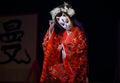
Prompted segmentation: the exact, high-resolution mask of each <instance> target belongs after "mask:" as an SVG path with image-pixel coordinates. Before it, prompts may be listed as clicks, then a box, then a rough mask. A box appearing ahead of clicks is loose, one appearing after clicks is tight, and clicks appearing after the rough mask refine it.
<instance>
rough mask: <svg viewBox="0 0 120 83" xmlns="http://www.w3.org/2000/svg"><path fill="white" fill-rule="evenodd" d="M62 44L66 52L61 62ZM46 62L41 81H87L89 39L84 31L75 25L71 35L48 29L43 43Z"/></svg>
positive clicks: (81, 82) (78, 82)
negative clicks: (50, 33)
mask: <svg viewBox="0 0 120 83" xmlns="http://www.w3.org/2000/svg"><path fill="white" fill-rule="evenodd" d="M60 44H62V46H63V50H64V52H65V55H64V57H63V58H62V60H63V62H62V63H60V51H59V50H58V46H59V45H60ZM42 45H43V50H44V63H43V70H42V75H41V77H40V82H58V83H59V82H60V83H62V82H73V83H87V81H88V80H87V71H88V60H87V41H86V37H85V34H84V32H83V31H82V30H81V29H79V28H78V27H75V28H74V29H73V30H72V31H71V33H70V34H69V35H67V32H66V31H64V33H63V34H56V33H55V32H53V33H52V35H51V37H50V38H49V32H48V31H47V33H46V35H45V37H44V41H43V43H42Z"/></svg>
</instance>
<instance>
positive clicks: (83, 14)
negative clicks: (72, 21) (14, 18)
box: [0, 0, 118, 83]
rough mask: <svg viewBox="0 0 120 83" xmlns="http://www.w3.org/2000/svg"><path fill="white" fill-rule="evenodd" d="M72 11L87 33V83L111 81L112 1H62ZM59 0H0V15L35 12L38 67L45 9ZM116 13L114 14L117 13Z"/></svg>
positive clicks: (113, 53)
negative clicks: (74, 11) (68, 4)
mask: <svg viewBox="0 0 120 83" xmlns="http://www.w3.org/2000/svg"><path fill="white" fill-rule="evenodd" d="M66 1H68V2H69V3H70V4H71V5H72V7H73V8H74V9H75V10H76V18H77V19H78V20H79V21H80V22H82V24H83V26H84V28H85V31H86V33H87V35H88V45H89V49H88V59H89V66H90V69H89V80H90V82H95V83H96V82H109V83H110V82H112V81H113V80H114V76H115V75H114V73H115V65H116V63H117V61H116V60H117V53H116V45H117V44H116V38H117V36H116V35H117V33H116V30H117V28H116V26H117V25H116V22H117V19H116V18H118V17H117V16H115V12H116V11H115V10H114V8H113V2H112V1H109V2H107V1H102V0H66ZM62 3H63V0H39V1H30V0H29V1H28V0H27V1H14V2H12V1H8V2H5V1H4V2H3V1H0V15H1V16H2V15H12V14H31V13H36V14H38V49H37V50H38V57H37V59H38V60H39V64H40V68H42V62H43V58H44V57H43V51H42V46H41V43H42V39H43V37H44V34H45V32H46V30H47V29H48V26H49V23H48V22H49V19H51V16H50V14H49V11H50V10H52V9H53V8H54V7H56V6H58V5H60V4H62ZM117 15H118V14H117Z"/></svg>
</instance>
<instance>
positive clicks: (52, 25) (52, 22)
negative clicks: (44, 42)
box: [49, 20, 55, 30]
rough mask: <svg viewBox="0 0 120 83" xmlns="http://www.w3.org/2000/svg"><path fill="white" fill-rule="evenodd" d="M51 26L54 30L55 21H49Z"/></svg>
mask: <svg viewBox="0 0 120 83" xmlns="http://www.w3.org/2000/svg"><path fill="white" fill-rule="evenodd" d="M49 25H50V27H49V28H50V29H51V30H53V28H54V25H55V23H54V21H53V20H49Z"/></svg>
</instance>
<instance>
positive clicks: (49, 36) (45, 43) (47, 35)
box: [42, 29, 53, 52]
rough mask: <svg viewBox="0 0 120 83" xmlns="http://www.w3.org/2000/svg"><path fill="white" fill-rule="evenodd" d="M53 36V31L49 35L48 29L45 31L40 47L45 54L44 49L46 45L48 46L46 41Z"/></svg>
mask: <svg viewBox="0 0 120 83" xmlns="http://www.w3.org/2000/svg"><path fill="white" fill-rule="evenodd" d="M52 35H53V31H52V33H51V34H50V33H49V29H48V30H47V32H46V34H45V36H44V39H43V43H42V47H43V51H44V52H45V51H46V48H47V45H48V41H49V40H50V38H51V36H52Z"/></svg>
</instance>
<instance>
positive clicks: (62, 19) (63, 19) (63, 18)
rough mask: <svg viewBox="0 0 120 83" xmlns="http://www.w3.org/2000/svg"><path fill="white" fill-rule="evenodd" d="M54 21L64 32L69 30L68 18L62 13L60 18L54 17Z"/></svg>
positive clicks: (69, 22)
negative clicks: (55, 20)
mask: <svg viewBox="0 0 120 83" xmlns="http://www.w3.org/2000/svg"><path fill="white" fill-rule="evenodd" d="M56 19H57V21H58V23H59V24H60V25H61V27H63V28H64V29H66V30H69V28H70V25H71V21H70V18H69V17H68V16H67V15H66V14H65V13H62V16H60V17H56Z"/></svg>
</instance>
